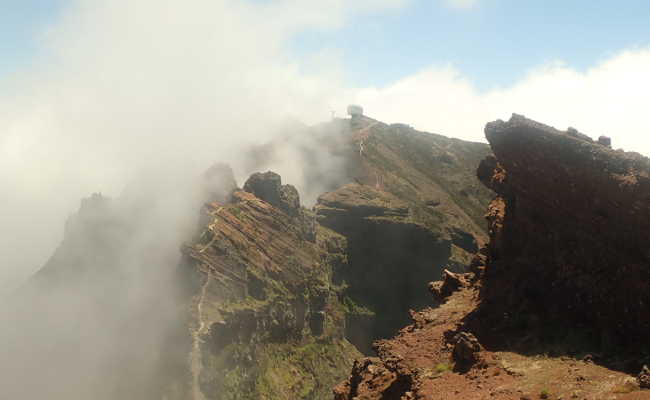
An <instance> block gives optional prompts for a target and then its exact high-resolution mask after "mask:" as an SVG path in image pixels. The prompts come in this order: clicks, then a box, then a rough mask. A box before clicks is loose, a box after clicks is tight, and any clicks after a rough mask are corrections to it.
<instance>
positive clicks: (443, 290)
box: [429, 269, 470, 301]
mask: <svg viewBox="0 0 650 400" xmlns="http://www.w3.org/2000/svg"><path fill="white" fill-rule="evenodd" d="M469 280H470V274H455V273H453V272H451V271H449V270H448V269H445V270H443V271H442V280H441V281H435V282H431V283H429V291H430V292H431V293H432V294H433V296H434V297H435V298H436V299H437V300H439V301H443V300H444V299H446V298H447V297H449V296H451V294H452V293H454V292H455V291H457V290H459V289H460V288H463V287H467V286H469Z"/></svg>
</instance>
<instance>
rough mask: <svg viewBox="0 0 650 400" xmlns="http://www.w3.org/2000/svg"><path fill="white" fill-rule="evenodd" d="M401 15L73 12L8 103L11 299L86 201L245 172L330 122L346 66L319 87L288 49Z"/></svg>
mask: <svg viewBox="0 0 650 400" xmlns="http://www.w3.org/2000/svg"><path fill="white" fill-rule="evenodd" d="M403 4H405V0H379V1H376V0H362V1H356V2H352V3H351V2H348V1H344V0H325V1H320V2H306V1H301V0H300V1H299V0H278V1H273V2H253V1H251V2H248V1H231V0H191V1H186V0H164V1H161V0H138V1H131V0H115V1H107V2H102V1H100V2H98V1H91V0H76V1H74V2H71V3H68V9H67V12H66V13H65V14H64V16H63V17H62V18H61V20H60V21H58V22H57V23H56V25H54V26H52V27H50V29H49V30H47V31H46V32H45V33H44V34H43V35H42V42H43V49H42V52H41V53H40V55H39V56H38V58H37V61H36V62H35V63H34V65H33V66H32V68H30V69H29V70H25V71H22V72H21V73H20V74H19V75H18V76H15V77H13V78H12V80H11V82H10V83H9V85H6V86H10V87H11V90H10V91H4V94H0V190H1V191H2V195H0V207H2V209H3V213H4V214H5V215H11V216H12V217H11V224H9V223H7V221H6V220H4V219H3V221H2V223H0V239H2V240H0V242H2V244H1V245H0V246H2V247H0V252H1V253H0V254H1V255H2V259H3V268H2V269H0V290H1V289H2V287H3V286H4V285H5V284H6V283H7V282H9V281H12V282H15V281H16V279H17V278H16V277H17V276H21V277H24V276H26V275H28V274H29V273H31V272H32V271H33V270H34V269H35V268H37V267H38V266H39V265H42V263H43V261H44V260H45V259H46V257H47V256H48V255H49V254H50V253H51V251H52V249H53V248H54V246H55V245H56V244H57V242H58V241H59V239H60V233H61V230H62V223H63V220H64V218H65V216H66V215H67V214H69V213H70V212H72V211H73V210H74V209H75V208H76V207H77V205H78V201H79V198H81V197H82V196H86V195H88V194H90V193H92V192H95V191H102V192H104V193H108V194H113V195H117V194H119V192H120V190H121V188H122V187H123V186H124V184H125V183H126V182H127V181H128V180H130V179H132V177H133V175H134V174H135V173H136V172H137V171H139V170H156V169H159V170H161V169H164V168H167V169H170V168H172V166H176V168H182V169H184V171H186V172H187V173H191V172H190V171H196V170H201V169H203V168H205V167H206V166H208V165H210V164H211V163H212V162H214V161H215V160H218V159H222V160H225V161H235V162H236V161H237V160H236V156H235V155H236V154H237V151H236V149H237V148H241V146H243V145H244V144H246V143H248V142H258V143H259V142H261V141H263V140H265V135H268V132H270V131H272V126H273V125H274V124H275V123H277V122H278V121H280V120H283V119H284V118H285V117H286V116H287V115H292V116H300V119H302V120H304V121H306V122H314V121H316V120H322V119H326V118H328V116H329V110H330V109H331V105H330V101H329V99H332V98H336V97H338V96H337V93H338V90H339V88H340V85H339V84H338V82H341V79H340V75H341V73H340V71H341V68H340V62H339V57H338V55H337V54H336V52H330V53H327V52H323V53H321V54H319V55H317V59H318V63H319V65H320V66H321V67H320V68H319V70H318V72H317V73H314V74H310V75H307V74H305V73H302V72H301V71H302V70H303V69H301V68H300V66H301V63H303V62H314V60H315V59H314V58H313V57H312V58H311V59H309V60H295V59H289V56H288V53H287V51H286V48H285V46H286V44H287V41H288V39H289V38H290V37H291V36H292V35H294V34H296V33H297V32H300V31H302V30H305V29H321V30H328V29H336V28H338V27H340V26H342V25H343V24H345V23H346V22H347V21H349V20H350V19H351V18H354V17H355V16H356V15H358V14H359V13H369V12H378V11H381V10H385V9H391V8H395V7H400V6H402V5H403ZM8 92H11V93H14V95H11V94H7V93H8ZM45 203H47V206H45ZM34 221H39V222H38V224H39V226H40V227H39V229H33V228H29V227H32V226H33V225H32V224H33V223H34ZM22 231H25V235H22V234H17V232H22ZM27 232H29V233H27Z"/></svg>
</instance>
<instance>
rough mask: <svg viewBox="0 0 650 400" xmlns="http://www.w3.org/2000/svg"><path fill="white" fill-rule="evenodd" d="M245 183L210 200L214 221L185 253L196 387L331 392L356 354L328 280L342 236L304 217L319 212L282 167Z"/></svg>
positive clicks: (228, 394)
mask: <svg viewBox="0 0 650 400" xmlns="http://www.w3.org/2000/svg"><path fill="white" fill-rule="evenodd" d="M244 188H245V189H246V190H247V191H236V192H234V193H233V194H232V202H230V203H226V204H219V203H209V204H207V205H206V207H205V210H204V213H205V214H206V215H207V217H206V218H203V220H206V221H209V222H208V223H207V225H206V226H205V227H204V228H203V230H202V231H201V234H200V235H199V237H198V238H197V239H196V240H195V241H194V243H193V244H192V245H190V246H188V247H186V248H185V250H184V251H185V254H186V264H187V266H186V268H187V269H188V271H193V272H191V274H192V275H193V276H194V277H195V278H194V279H196V286H195V289H194V290H193V293H195V295H194V296H193V303H192V304H193V305H192V308H193V309H194V322H193V324H192V326H193V327H192V331H193V336H194V341H195V345H194V349H193V354H192V360H193V361H192V375H193V384H192V385H193V386H194V388H193V392H194V393H196V394H198V395H199V396H202V398H204V399H206V400H209V399H234V398H237V399H258V398H268V399H272V398H313V399H321V398H327V397H329V393H330V390H331V389H330V388H331V386H333V384H334V383H335V382H337V381H338V380H340V379H341V378H342V375H343V374H344V371H345V370H346V369H348V368H349V367H350V366H351V364H352V360H353V359H354V358H355V357H356V356H357V355H358V353H357V352H356V350H355V349H354V347H353V346H352V345H351V344H350V343H349V342H348V341H347V340H345V338H344V331H343V329H344V328H343V327H344V312H343V306H342V304H341V303H340V302H339V300H338V293H337V290H338V289H337V288H336V287H334V286H333V285H332V281H331V277H332V274H333V270H334V268H340V267H341V265H344V264H345V263H346V256H345V254H344V250H345V239H344V238H343V237H341V236H340V235H338V234H336V233H334V232H332V231H330V230H328V229H326V228H324V227H320V226H317V225H316V224H315V223H314V222H313V221H312V222H311V223H307V222H306V219H308V218H312V219H313V216H311V217H310V216H309V214H308V213H307V212H305V211H304V210H301V209H300V208H299V203H297V202H298V201H299V200H298V198H299V197H298V193H297V191H295V189H293V188H292V187H290V186H288V185H285V186H282V185H281V181H280V177H279V176H278V175H277V174H274V173H272V172H267V173H265V174H254V175H253V176H252V177H251V178H250V179H249V180H248V181H247V183H246V184H245V185H244ZM285 188H291V190H285ZM285 192H286V193H289V194H292V196H285V195H283V193H285ZM305 224H308V225H309V226H310V227H311V230H310V229H306V228H305V226H304V225H305Z"/></svg>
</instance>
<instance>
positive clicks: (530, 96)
mask: <svg viewBox="0 0 650 400" xmlns="http://www.w3.org/2000/svg"><path fill="white" fill-rule="evenodd" d="M648 70H650V49H636V50H629V51H624V52H621V53H618V54H616V55H614V56H611V57H610V58H608V59H606V60H604V61H602V62H600V63H599V64H597V65H595V66H593V67H592V68H590V69H588V70H586V71H584V72H581V71H577V70H575V69H573V68H571V67H569V66H567V65H565V64H563V63H560V62H556V63H552V64H549V65H545V66H542V67H540V68H538V69H535V70H533V71H531V72H530V73H529V74H528V76H526V77H525V78H524V79H522V80H521V81H519V82H517V83H515V84H513V85H511V86H508V87H504V88H500V89H494V90H489V91H486V92H482V91H479V90H478V89H477V88H476V87H475V86H474V85H473V84H472V82H471V81H470V80H469V79H467V78H466V77H465V76H463V75H462V73H460V72H459V71H458V70H456V69H455V68H453V67H452V66H444V67H432V68H429V69H426V70H423V71H421V72H419V73H417V74H415V75H412V76H409V77H406V78H403V79H400V80H399V81H397V82H395V83H394V84H392V85H389V86H387V87H383V88H366V89H362V90H360V91H357V92H356V94H355V96H356V100H357V102H359V103H360V104H363V105H364V107H365V109H366V110H367V113H368V114H369V115H371V116H377V117H378V118H380V119H383V120H387V121H392V122H404V123H409V124H411V125H413V126H415V127H416V128H419V129H422V130H426V131H431V132H437V133H441V134H444V135H448V136H454V137H459V138H463V139H468V140H475V141H485V139H484V137H483V127H484V126H485V123H486V122H488V121H492V120H495V119H498V118H501V119H507V118H509V116H510V114H511V113H513V112H514V113H518V114H524V115H526V116H527V117H529V118H533V119H535V120H538V121H540V122H544V123H546V124H549V125H554V126H555V127H557V128H558V129H566V128H567V127H569V126H573V127H575V128H577V129H578V130H580V131H581V132H584V133H586V134H588V135H590V136H592V137H598V136H599V135H603V134H604V135H609V136H612V141H613V145H614V147H621V148H624V149H625V150H628V151H638V152H640V153H643V154H646V155H650V119H648V118H647V112H646V109H647V95H648V93H650V79H648V77H647V71H648Z"/></svg>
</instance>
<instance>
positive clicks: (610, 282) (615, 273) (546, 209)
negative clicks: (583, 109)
mask: <svg viewBox="0 0 650 400" xmlns="http://www.w3.org/2000/svg"><path fill="white" fill-rule="evenodd" d="M486 136H487V138H488V140H489V141H490V144H491V145H492V148H493V150H494V156H488V157H487V158H486V159H485V160H484V161H483V162H482V163H481V165H480V166H479V168H478V170H477V175H478V176H479V178H480V179H481V180H482V181H483V182H484V183H485V184H486V185H487V186H488V187H490V188H491V189H493V190H494V191H495V192H497V197H496V198H495V199H494V201H492V202H491V203H490V205H489V207H487V213H486V218H487V220H488V223H489V235H490V242H489V244H488V245H487V246H486V247H483V248H481V249H480V250H479V251H478V252H477V253H476V255H475V256H474V257H473V259H472V260H471V262H470V263H469V266H468V270H469V271H470V272H469V273H467V274H458V273H455V272H451V271H445V272H444V274H443V280H442V281H438V282H433V283H432V284H430V289H431V291H432V292H433V293H434V295H435V296H436V297H437V298H439V299H441V300H442V301H444V303H442V304H441V305H440V306H439V307H438V308H427V309H424V310H422V311H421V312H411V318H412V323H411V324H409V325H407V326H405V327H404V328H402V329H401V330H400V331H399V333H398V334H397V335H396V336H395V337H394V338H393V339H390V340H380V341H377V342H375V344H374V347H375V349H376V351H377V354H378V357H376V358H366V359H363V360H362V361H359V362H357V363H356V364H355V366H354V368H353V369H352V371H351V374H350V376H349V378H348V379H347V380H346V381H344V382H343V383H341V384H340V385H338V386H337V387H336V388H335V389H334V398H335V399H336V400H352V399H382V400H393V399H394V400H398V399H399V400H404V399H427V400H431V399H445V400H450V399H484V398H491V399H503V400H506V399H507V400H511V399H512V400H516V399H528V398H531V399H532V398H557V399H560V398H585V399H587V398H594V399H596V398H598V399H601V398H602V399H626V400H627V399H629V400H632V399H646V398H650V392H647V391H639V388H640V387H641V388H643V387H644V385H646V383H645V382H646V380H647V377H648V376H650V374H649V373H648V371H647V368H644V369H643V370H642V371H641V373H640V374H639V375H638V376H631V375H628V374H626V373H624V372H625V371H629V372H632V371H634V373H635V375H636V372H637V371H638V369H637V368H640V366H638V365H639V364H638V361H640V360H643V359H644V358H645V359H646V360H647V357H648V354H649V352H648V347H647V346H648V342H647V337H648V330H647V329H648V319H647V318H644V317H643V315H646V316H647V315H650V310H648V307H649V306H650V303H649V302H648V300H649V299H648V295H649V294H650V291H648V288H649V287H648V285H649V284H650V279H649V276H648V273H649V270H650V269H649V268H648V267H647V266H648V265H650V264H648V261H649V260H648V255H649V254H648V252H647V249H648V248H650V246H648V243H647V239H646V235H645V234H644V232H645V231H647V228H648V226H647V224H648V223H649V222H650V220H648V216H649V214H648V212H647V211H648V209H650V207H648V205H650V204H648V199H650V192H649V191H650V161H649V160H648V159H646V158H644V157H642V156H640V155H638V154H635V153H624V152H622V151H614V150H612V149H611V148H610V147H609V144H610V142H609V141H606V140H603V139H601V140H599V142H594V141H593V140H592V139H590V138H589V137H587V136H586V135H584V134H582V133H580V132H578V131H577V130H576V129H573V128H570V129H569V130H568V131H567V132H560V131H557V130H555V129H553V128H550V127H547V126H544V125H542V124H539V123H536V122H533V121H530V120H527V119H525V118H523V117H520V116H513V118H512V119H511V120H510V121H508V122H503V121H497V122H495V123H491V124H488V125H487V127H486ZM644 338H645V339H644ZM479 341H480V343H479ZM586 351H589V352H590V354H594V355H593V356H592V355H588V356H584V354H585V353H586ZM591 352H593V353H591ZM599 364H604V365H599ZM612 368H613V369H612Z"/></svg>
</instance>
